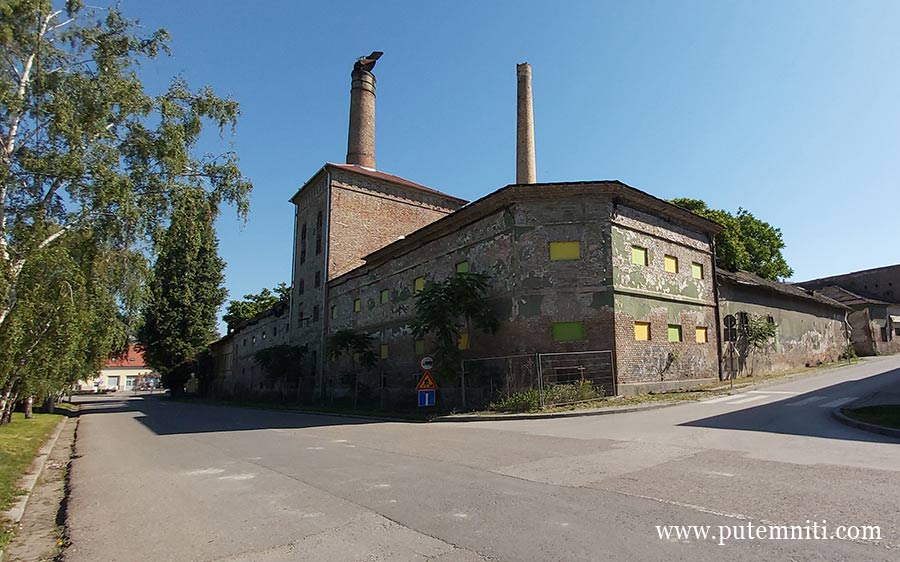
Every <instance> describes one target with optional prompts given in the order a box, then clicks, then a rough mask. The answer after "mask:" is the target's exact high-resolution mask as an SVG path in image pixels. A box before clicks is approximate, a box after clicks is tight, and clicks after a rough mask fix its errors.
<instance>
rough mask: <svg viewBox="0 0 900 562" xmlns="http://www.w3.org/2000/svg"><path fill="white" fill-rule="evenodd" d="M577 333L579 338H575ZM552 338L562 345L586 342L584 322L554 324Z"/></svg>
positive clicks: (551, 330)
mask: <svg viewBox="0 0 900 562" xmlns="http://www.w3.org/2000/svg"><path fill="white" fill-rule="evenodd" d="M570 330H571V332H570ZM576 332H577V337H573V335H574V334H575V333H576ZM550 337H551V338H552V339H553V341H554V342H561V343H565V342H573V341H584V339H585V338H584V322H554V323H553V324H552V325H551V326H550Z"/></svg>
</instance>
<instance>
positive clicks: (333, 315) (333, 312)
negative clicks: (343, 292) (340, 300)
mask: <svg viewBox="0 0 900 562" xmlns="http://www.w3.org/2000/svg"><path fill="white" fill-rule="evenodd" d="M335 318H337V306H336V305H331V319H332V320H334V319H335Z"/></svg>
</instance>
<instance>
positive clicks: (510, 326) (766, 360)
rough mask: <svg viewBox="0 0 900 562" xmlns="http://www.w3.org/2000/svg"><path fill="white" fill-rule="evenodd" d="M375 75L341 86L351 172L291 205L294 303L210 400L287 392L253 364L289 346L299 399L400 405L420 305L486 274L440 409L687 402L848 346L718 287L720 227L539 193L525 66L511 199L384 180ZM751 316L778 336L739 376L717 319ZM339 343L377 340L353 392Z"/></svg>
mask: <svg viewBox="0 0 900 562" xmlns="http://www.w3.org/2000/svg"><path fill="white" fill-rule="evenodd" d="M375 60H377V56H375V57H374V58H372V57H370V58H364V59H361V60H360V61H359V62H357V64H356V65H355V66H354V69H353V72H352V75H351V79H352V85H351V95H350V100H351V101H350V127H349V139H348V149H347V158H346V163H344V164H336V163H327V164H325V165H324V166H322V168H321V169H319V170H318V171H317V172H315V173H314V174H313V175H312V177H311V178H310V179H309V180H307V181H306V182H305V183H304V184H303V185H302V186H301V187H300V188H299V190H297V192H296V193H295V194H294V195H293V197H291V199H290V201H291V202H292V203H293V204H294V206H295V224H294V253H293V256H292V259H293V275H292V294H291V299H290V302H289V303H286V304H283V305H280V306H279V307H276V309H273V310H270V311H267V312H266V313H263V314H261V315H260V316H259V317H258V318H255V319H253V321H250V322H246V323H245V324H244V325H242V326H240V327H238V328H237V329H236V330H234V331H233V332H232V333H230V334H228V335H227V336H226V337H224V338H222V339H221V340H219V341H218V342H215V343H214V344H213V346H212V348H213V350H214V353H215V355H216V356H217V365H218V369H219V373H218V377H217V379H216V381H215V386H214V388H215V389H216V391H217V392H219V393H220V394H223V395H238V394H265V393H273V392H276V391H280V392H282V393H283V392H284V391H285V389H276V388H275V387H274V385H275V384H276V383H274V382H272V381H270V380H268V379H267V378H266V377H265V376H264V375H263V373H261V370H260V368H259V367H258V366H257V365H256V363H255V361H254V359H253V354H254V353H255V352H256V351H258V350H259V349H261V348H262V347H265V346H268V345H273V344H278V343H291V344H295V345H305V346H307V349H308V351H307V354H306V358H305V365H303V366H302V369H301V372H302V377H301V382H300V383H299V385H298V386H297V388H296V389H294V390H296V392H297V394H298V396H302V397H303V399H306V400H313V401H314V400H321V399H323V398H334V397H344V396H347V395H348V393H353V394H354V396H358V395H360V394H364V395H365V397H366V398H367V399H373V397H375V399H377V400H379V401H380V402H381V403H382V405H384V404H386V403H387V404H393V403H404V404H405V403H410V401H411V400H412V398H411V396H412V392H413V389H414V387H415V383H416V380H417V379H418V377H419V376H420V374H421V369H420V368H419V361H420V360H421V359H422V357H423V356H426V355H428V354H429V350H430V349H431V342H430V341H429V340H428V339H427V338H426V339H424V340H417V339H416V338H415V337H414V336H413V334H412V331H411V328H410V322H411V320H412V318H413V315H414V312H415V297H416V294H417V293H418V292H420V291H422V290H423V289H424V288H425V287H426V286H427V285H428V283H430V282H433V281H439V280H443V279H446V278H447V277H449V276H452V275H456V274H457V273H463V272H479V273H485V274H487V275H489V276H490V279H491V282H492V284H491V289H490V292H489V295H488V301H489V304H490V306H492V307H493V308H494V310H496V312H497V313H498V316H499V319H500V328H499V329H498V331H497V332H496V333H495V334H493V335H487V334H483V333H479V332H472V333H469V332H467V331H465V330H464V331H463V333H462V335H461V338H460V349H461V350H462V354H463V357H464V359H465V361H464V366H463V372H464V373H468V378H466V377H464V380H461V381H459V383H454V384H453V387H452V388H448V387H446V386H445V387H442V389H441V394H442V400H443V401H444V404H445V405H452V406H460V405H461V406H468V407H480V406H483V405H484V404H485V403H487V402H489V401H490V400H493V399H496V398H497V396H499V395H502V394H504V392H506V391H507V390H510V388H509V384H510V380H513V379H515V381H518V383H522V381H524V384H525V386H528V385H529V384H530V385H532V386H533V385H535V384H546V383H547V381H551V382H554V383H566V382H571V381H573V380H577V379H578V377H582V378H583V377H585V376H588V377H590V378H591V380H594V381H599V384H602V386H603V390H604V392H605V393H607V394H611V393H615V394H630V393H636V392H645V391H659V390H667V389H674V388H682V387H688V386H691V385H696V384H700V383H703V382H710V381H715V380H718V379H719V378H722V377H724V376H726V375H727V374H728V372H729V370H730V369H736V370H738V371H739V372H743V373H744V374H752V373H761V372H766V371H771V370H777V369H789V368H793V367H796V366H803V365H809V364H814V363H818V362H825V361H832V360H834V359H836V358H837V357H838V356H839V355H840V354H841V353H842V352H843V351H844V349H845V348H846V345H847V337H848V335H849V328H848V325H847V323H846V316H847V313H848V312H849V311H850V308H849V307H848V306H847V305H845V304H842V303H840V302H837V301H836V300H833V299H831V298H829V297H827V296H825V295H821V294H818V293H814V292H812V291H808V290H804V289H801V288H799V287H796V286H791V285H787V284H784V283H777V282H771V281H764V280H761V279H759V278H756V277H755V276H752V275H750V274H745V273H742V272H738V273H730V272H717V269H716V264H715V258H714V255H715V251H714V245H713V240H714V236H715V235H716V233H718V232H720V231H721V229H722V227H721V226H720V225H719V224H717V223H715V222H712V221H710V220H707V219H705V218H703V217H700V216H698V215H695V214H693V213H691V212H689V211H687V210H685V209H682V208H680V207H678V206H675V205H673V204H671V203H669V202H666V201H664V200H662V199H659V198H656V197H654V196H652V195H650V194H648V193H645V192H643V191H640V190H638V189H635V188H633V187H630V186H628V185H626V184H624V183H622V182H619V181H579V182H548V183H538V182H537V181H536V177H535V164H534V162H535V151H534V132H533V117H532V92H531V68H530V66H529V65H527V64H522V65H519V66H518V68H517V78H518V122H517V162H516V183H515V184H512V185H508V186H506V187H503V188H501V189H499V190H497V191H494V192H492V193H490V194H488V195H486V196H484V197H482V198H481V199H478V200H477V201H474V202H471V203H469V202H467V201H465V200H462V199H459V198H457V197H454V196H452V195H449V194H446V193H442V192H440V191H438V190H435V189H432V188H429V187H426V186H423V185H420V184H417V183H414V182H412V181H409V180H406V179H403V178H401V177H398V176H395V175H391V174H387V173H384V172H382V171H379V170H378V169H377V167H376V161H375V82H376V81H375V76H374V75H373V73H372V68H373V67H374V64H375ZM748 314H753V315H757V316H761V317H764V318H768V319H769V320H770V321H771V322H773V323H774V324H776V326H777V330H776V336H775V338H774V339H773V341H772V342H771V345H769V346H768V347H767V348H766V349H760V350H756V354H755V355H754V356H753V358H749V356H748V352H747V350H738V351H739V352H740V353H743V355H744V356H743V357H742V358H741V360H740V361H739V363H740V365H739V368H737V367H736V363H735V361H734V352H735V342H734V341H732V340H733V339H734V338H732V337H730V334H732V332H730V331H729V330H728V329H727V328H725V327H723V319H724V318H726V317H729V318H731V319H732V320H729V322H736V323H737V324H740V323H741V322H746V318H747V315H748ZM341 329H352V330H354V331H356V332H360V333H364V334H368V335H371V336H372V337H373V342H374V347H375V352H376V353H377V355H378V358H379V361H378V365H377V366H376V367H375V368H373V369H366V370H365V372H359V371H360V369H359V368H356V369H355V371H357V372H355V373H352V377H348V376H347V375H348V374H349V373H350V371H353V370H354V369H353V368H352V366H348V364H347V363H346V362H343V363H336V362H332V361H329V360H328V359H327V353H326V348H327V341H328V337H329V335H330V334H333V333H334V332H336V331H337V330H341ZM533 359H534V360H533ZM529 377H532V378H531V379H529ZM534 377H544V378H542V379H540V381H539V382H538V383H535V382H534ZM548 377H549V378H548ZM504 384H505V385H507V387H506V388H504ZM466 393H468V395H467V394H466ZM466 396H468V402H465V400H466Z"/></svg>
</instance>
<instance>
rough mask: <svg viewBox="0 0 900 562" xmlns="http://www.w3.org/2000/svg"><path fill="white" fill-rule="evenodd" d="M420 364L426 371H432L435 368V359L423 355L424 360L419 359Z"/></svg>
mask: <svg viewBox="0 0 900 562" xmlns="http://www.w3.org/2000/svg"><path fill="white" fill-rule="evenodd" d="M419 366H420V367H422V369H424V370H425V371H430V370H431V369H433V368H434V359H433V358H431V357H423V358H422V360H421V361H419Z"/></svg>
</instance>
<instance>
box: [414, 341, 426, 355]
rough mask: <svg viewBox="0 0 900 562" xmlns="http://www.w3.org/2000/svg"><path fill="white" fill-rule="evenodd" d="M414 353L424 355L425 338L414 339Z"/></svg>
mask: <svg viewBox="0 0 900 562" xmlns="http://www.w3.org/2000/svg"><path fill="white" fill-rule="evenodd" d="M416 355H425V340H416Z"/></svg>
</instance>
